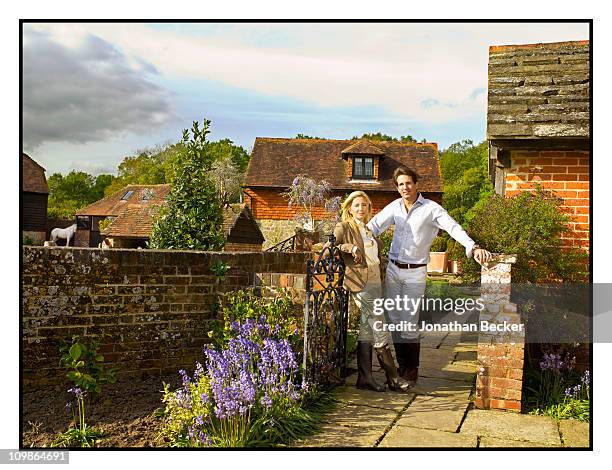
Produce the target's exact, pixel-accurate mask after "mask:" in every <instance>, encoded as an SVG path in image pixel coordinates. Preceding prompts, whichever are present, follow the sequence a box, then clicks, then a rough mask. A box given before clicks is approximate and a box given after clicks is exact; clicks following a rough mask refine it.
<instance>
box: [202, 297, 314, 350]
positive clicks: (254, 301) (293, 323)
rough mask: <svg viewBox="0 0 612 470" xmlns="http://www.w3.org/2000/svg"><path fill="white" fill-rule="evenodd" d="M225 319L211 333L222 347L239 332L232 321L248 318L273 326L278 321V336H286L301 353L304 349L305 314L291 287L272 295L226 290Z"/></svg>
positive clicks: (222, 303)
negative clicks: (236, 331)
mask: <svg viewBox="0 0 612 470" xmlns="http://www.w3.org/2000/svg"><path fill="white" fill-rule="evenodd" d="M220 311H221V315H222V321H221V322H220V323H218V324H216V325H215V327H214V329H213V330H212V331H211V332H210V333H209V336H210V337H211V339H212V340H213V342H214V343H215V345H216V346H217V347H218V348H224V347H226V346H227V344H228V342H229V341H230V339H231V338H233V337H234V336H235V330H234V329H233V328H232V324H233V323H235V322H238V323H244V322H245V321H246V320H249V319H250V320H257V321H259V320H260V319H262V318H263V319H264V321H265V322H266V323H267V324H268V325H269V326H270V327H273V328H276V327H277V325H278V332H277V336H278V337H279V338H281V339H286V340H288V341H289V343H290V344H291V347H292V348H293V349H294V351H295V352H296V353H297V355H298V357H300V356H301V352H302V349H303V343H302V341H303V330H304V318H303V310H302V307H301V306H300V305H296V304H295V303H294V302H293V299H292V297H291V295H290V294H289V292H288V291H286V290H284V289H280V290H279V291H278V292H277V294H276V295H275V296H274V297H272V298H266V297H258V296H256V295H255V294H253V293H252V292H248V291H242V290H241V291H238V292H229V293H228V294H226V295H225V296H224V297H223V298H222V300H221V304H220Z"/></svg>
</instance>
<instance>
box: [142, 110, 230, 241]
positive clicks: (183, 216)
mask: <svg viewBox="0 0 612 470" xmlns="http://www.w3.org/2000/svg"><path fill="white" fill-rule="evenodd" d="M209 127H210V121H208V120H206V119H204V121H203V123H202V128H201V129H200V126H199V124H198V122H197V121H194V123H193V126H192V128H191V132H190V131H189V130H187V129H185V130H184V131H183V146H184V149H185V151H184V152H182V153H180V154H179V156H178V158H177V160H176V162H175V164H174V166H173V168H174V174H175V176H174V180H173V182H172V189H171V191H170V193H169V194H168V197H167V200H166V204H164V205H163V206H162V208H161V210H160V211H159V214H158V218H157V219H156V221H155V223H154V225H153V230H152V233H151V240H150V243H149V246H150V247H151V248H155V249H168V248H169V249H192V250H209V251H218V250H220V249H221V248H222V247H223V244H224V237H223V234H222V233H221V227H222V226H223V213H222V210H221V204H220V202H219V198H218V196H217V193H216V189H215V185H214V184H213V182H212V181H211V180H210V178H209V175H208V173H209V172H210V170H211V167H212V163H213V161H214V158H215V157H214V155H213V152H211V151H210V149H211V147H210V143H209V142H207V140H206V136H207V135H208V134H209V132H210V131H209Z"/></svg>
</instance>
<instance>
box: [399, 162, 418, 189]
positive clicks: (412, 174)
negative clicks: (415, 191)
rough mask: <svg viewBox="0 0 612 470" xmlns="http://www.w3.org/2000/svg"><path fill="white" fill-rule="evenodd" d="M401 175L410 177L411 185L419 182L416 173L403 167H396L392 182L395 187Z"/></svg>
mask: <svg viewBox="0 0 612 470" xmlns="http://www.w3.org/2000/svg"><path fill="white" fill-rule="evenodd" d="M402 175H406V176H410V177H411V178H412V182H413V183H418V181H419V175H418V174H417V172H416V171H414V170H411V169H410V168H407V167H405V166H398V167H397V168H396V169H395V171H394V172H393V182H394V183H395V186H397V179H398V178H399V177H400V176H402Z"/></svg>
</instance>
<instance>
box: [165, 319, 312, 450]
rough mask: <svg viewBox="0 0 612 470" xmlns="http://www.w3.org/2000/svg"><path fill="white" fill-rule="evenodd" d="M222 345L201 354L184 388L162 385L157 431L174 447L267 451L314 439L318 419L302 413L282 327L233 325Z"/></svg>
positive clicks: (250, 321)
mask: <svg viewBox="0 0 612 470" xmlns="http://www.w3.org/2000/svg"><path fill="white" fill-rule="evenodd" d="M228 333H229V334H228V336H229V337H230V339H229V341H228V343H227V346H226V347H224V348H222V349H220V350H215V349H213V348H212V347H207V348H205V350H204V355H205V358H204V366H202V365H200V364H199V363H198V364H197V365H196V371H195V374H194V376H193V378H192V377H189V375H188V374H187V373H186V372H185V371H180V373H181V376H182V382H183V386H182V388H180V389H179V390H176V391H174V392H172V391H170V390H169V387H168V386H167V385H165V386H164V391H165V393H164V397H163V401H164V403H165V404H166V408H165V412H164V415H165V421H164V427H163V431H162V436H164V437H165V438H166V440H167V442H168V444H169V445H170V446H174V447H187V446H189V447H247V446H270V445H275V444H279V443H284V442H287V441H289V440H291V439H292V438H296V437H298V436H302V435H305V434H308V433H311V432H313V431H314V429H315V422H316V415H315V414H311V413H309V412H308V411H307V410H306V409H305V408H304V406H303V405H304V403H305V394H304V391H303V390H302V389H301V387H300V385H299V384H298V383H296V378H297V373H298V370H299V367H298V363H297V361H296V356H295V353H294V352H293V350H292V349H291V346H290V344H289V342H288V341H287V340H286V339H283V338H282V337H281V327H280V325H276V326H275V327H273V328H272V327H271V326H270V325H269V324H268V323H267V321H266V319H265V318H259V319H256V320H255V319H252V318H248V319H246V320H245V321H243V322H237V321H235V322H232V323H231V324H230V328H229V332H228Z"/></svg>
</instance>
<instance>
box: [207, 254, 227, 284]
mask: <svg viewBox="0 0 612 470" xmlns="http://www.w3.org/2000/svg"><path fill="white" fill-rule="evenodd" d="M229 269H230V265H229V264H226V263H224V262H223V261H221V260H220V259H218V260H216V261H215V262H214V263H213V265H212V266H211V267H210V270H211V271H212V272H213V274H214V275H215V277H216V278H217V282H223V280H224V279H225V274H226V273H227V272H228V271H229Z"/></svg>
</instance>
